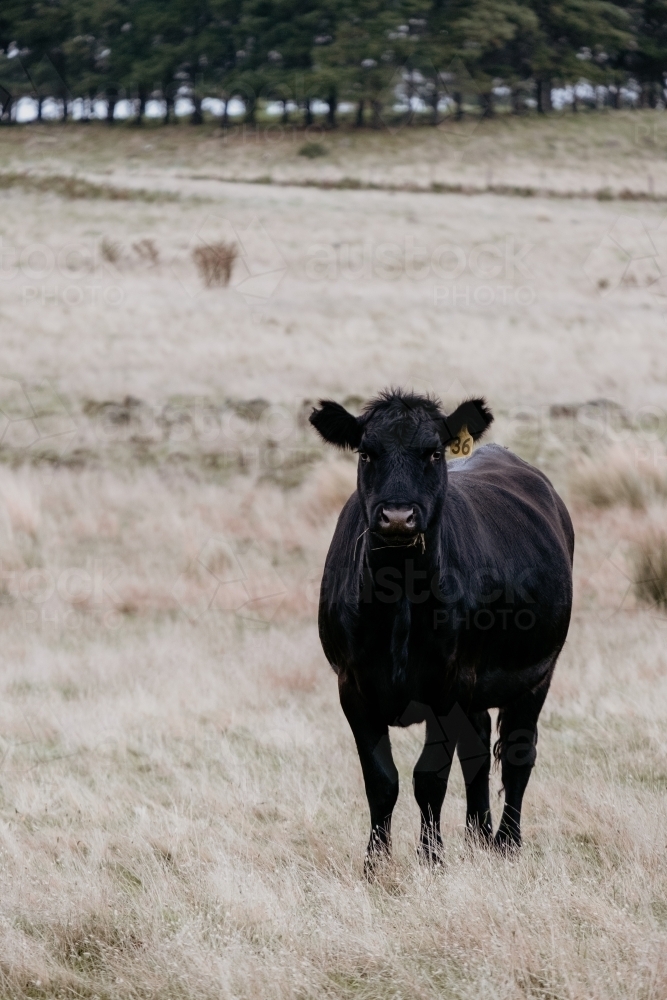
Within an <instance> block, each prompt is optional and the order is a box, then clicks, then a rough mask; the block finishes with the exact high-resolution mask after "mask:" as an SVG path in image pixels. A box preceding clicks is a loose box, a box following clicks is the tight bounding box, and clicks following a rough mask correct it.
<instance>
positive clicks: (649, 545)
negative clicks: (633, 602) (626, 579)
mask: <svg viewBox="0 0 667 1000" xmlns="http://www.w3.org/2000/svg"><path fill="white" fill-rule="evenodd" d="M634 584H635V592H636V594H637V597H638V598H639V600H640V601H643V602H644V603H645V604H653V605H658V606H659V607H661V608H667V533H665V532H664V531H657V530H656V529H653V530H651V531H649V532H648V533H647V534H646V535H644V537H643V538H642V539H641V540H640V541H639V543H638V544H637V547H636V550H635V562H634Z"/></svg>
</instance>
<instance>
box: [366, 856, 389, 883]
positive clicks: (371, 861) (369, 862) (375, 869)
mask: <svg viewBox="0 0 667 1000" xmlns="http://www.w3.org/2000/svg"><path fill="white" fill-rule="evenodd" d="M389 857H390V855H389V851H366V857H365V858H364V875H365V877H366V878H367V879H368V881H369V882H374V881H375V880H376V878H377V877H378V875H379V874H380V871H381V869H382V868H383V867H384V866H385V865H386V864H387V862H388V861H389Z"/></svg>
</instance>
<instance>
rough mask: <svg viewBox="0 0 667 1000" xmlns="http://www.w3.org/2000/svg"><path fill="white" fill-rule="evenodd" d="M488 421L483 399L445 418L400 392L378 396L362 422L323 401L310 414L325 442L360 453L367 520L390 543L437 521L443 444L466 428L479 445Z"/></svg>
mask: <svg viewBox="0 0 667 1000" xmlns="http://www.w3.org/2000/svg"><path fill="white" fill-rule="evenodd" d="M492 420H493V417H492V416H491V413H490V411H489V410H488V409H487V407H486V404H485V403H484V400H482V399H477V400H469V401H468V402H465V403H462V404H461V405H460V406H459V407H458V408H457V409H456V410H455V411H454V413H452V414H450V415H449V416H445V414H444V413H443V412H442V410H441V409H440V405H439V404H438V402H437V401H435V400H432V399H429V398H428V397H426V396H418V395H413V394H408V393H402V392H386V393H383V394H382V395H381V396H380V397H378V399H375V400H373V401H372V402H370V403H369V404H368V406H367V407H366V408H365V409H364V411H363V413H362V414H361V416H360V417H354V416H353V415H352V414H351V413H348V412H347V410H345V409H343V407H342V406H340V405H339V404H338V403H333V402H331V401H326V400H325V401H322V402H321V404H320V409H319V410H314V411H313V413H312V414H311V417H310V421H311V423H312V424H313V426H314V427H315V428H316V429H317V430H318V431H319V432H320V434H321V435H322V437H323V438H324V439H325V441H329V442H331V443H332V444H335V445H338V447H342V448H353V449H355V450H356V451H358V453H359V467H358V476H357V484H358V492H359V499H360V501H361V505H362V509H363V511H364V514H365V518H366V522H367V524H368V526H369V527H370V529H371V531H373V532H376V533H377V534H379V535H382V536H384V537H385V538H386V539H387V541H388V543H389V544H401V543H402V542H405V543H406V544H409V543H410V542H412V541H414V539H415V537H416V536H417V535H419V534H421V533H423V532H425V531H427V530H428V528H429V526H430V525H431V524H432V523H433V522H434V521H435V520H436V519H437V518H438V516H439V514H440V512H441V509H442V504H443V502H444V498H445V489H446V484H447V465H446V462H445V455H444V449H445V447H446V445H447V444H448V442H450V441H451V440H453V439H454V438H456V437H458V435H459V434H460V433H461V431H462V430H463V428H464V427H465V428H467V430H468V432H469V433H470V434H471V435H472V437H473V439H475V440H476V439H477V438H479V437H481V435H482V434H483V433H484V431H485V430H486V428H487V427H488V426H489V424H490V423H491V421H492Z"/></svg>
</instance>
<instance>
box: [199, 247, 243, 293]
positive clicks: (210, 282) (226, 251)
mask: <svg viewBox="0 0 667 1000" xmlns="http://www.w3.org/2000/svg"><path fill="white" fill-rule="evenodd" d="M238 253H239V248H238V246H237V245H236V243H224V242H221V243H210V244H208V243H207V244H206V245H205V246H200V247H195V249H194V250H193V251H192V259H193V260H194V262H195V267H196V268H197V270H198V271H199V274H200V276H201V278H202V280H203V282H204V284H205V285H206V287H207V288H211V287H213V286H214V285H217V286H219V287H223V288H224V287H226V286H227V285H228V284H229V281H230V279H231V276H232V270H233V268H234V261H235V260H236V258H237V257H238Z"/></svg>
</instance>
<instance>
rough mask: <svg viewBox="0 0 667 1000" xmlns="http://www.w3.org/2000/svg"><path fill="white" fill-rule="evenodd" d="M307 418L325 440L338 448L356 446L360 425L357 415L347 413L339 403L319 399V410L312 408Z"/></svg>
mask: <svg viewBox="0 0 667 1000" xmlns="http://www.w3.org/2000/svg"><path fill="white" fill-rule="evenodd" d="M309 420H310V422H311V424H312V425H313V427H314V428H315V430H316V431H318V432H319V433H320V434H321V435H322V437H323V438H324V440H325V441H328V442H329V444H335V445H337V446H338V447H339V448H358V447H359V444H360V442H361V432H362V426H361V422H360V421H359V420H358V419H357V417H355V416H353V414H352V413H348V411H347V410H346V409H345V407H344V406H341V405H340V403H334V402H333V400H331V399H321V400H320V408H319V410H313V412H312V413H311V415H310V417H309Z"/></svg>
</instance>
